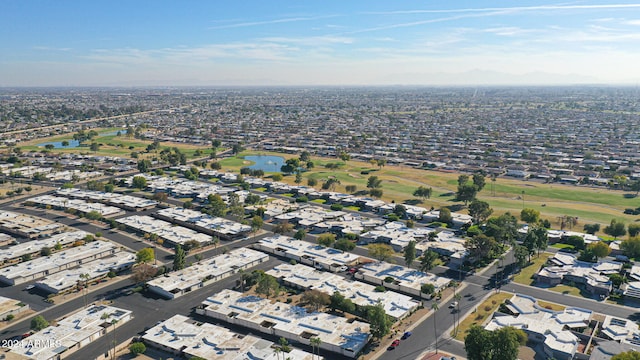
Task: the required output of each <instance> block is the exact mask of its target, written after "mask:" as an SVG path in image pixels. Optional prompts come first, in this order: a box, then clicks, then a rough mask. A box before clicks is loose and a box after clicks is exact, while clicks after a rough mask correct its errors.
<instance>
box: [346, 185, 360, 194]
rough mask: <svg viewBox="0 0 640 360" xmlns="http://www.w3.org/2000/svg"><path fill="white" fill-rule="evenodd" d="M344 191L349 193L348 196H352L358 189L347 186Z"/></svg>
mask: <svg viewBox="0 0 640 360" xmlns="http://www.w3.org/2000/svg"><path fill="white" fill-rule="evenodd" d="M344 189H345V190H346V191H347V192H348V193H349V194H353V193H354V192H356V191H357V190H358V187H357V186H356V185H347V186H345V187H344Z"/></svg>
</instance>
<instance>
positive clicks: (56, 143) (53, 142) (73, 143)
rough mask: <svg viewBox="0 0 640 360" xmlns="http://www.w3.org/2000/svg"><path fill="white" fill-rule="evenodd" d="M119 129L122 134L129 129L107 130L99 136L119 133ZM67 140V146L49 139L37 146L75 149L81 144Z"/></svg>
mask: <svg viewBox="0 0 640 360" xmlns="http://www.w3.org/2000/svg"><path fill="white" fill-rule="evenodd" d="M118 131H120V134H122V135H124V134H125V132H126V131H127V130H126V129H122V130H115V131H109V132H105V133H100V134H99V135H98V136H111V135H117V134H118ZM67 142H68V143H69V145H67V146H63V145H62V141H49V142H44V143H41V144H37V146H46V145H53V147H54V148H56V149H74V148H77V147H79V146H80V142H79V141H78V140H73V139H69V140H67Z"/></svg>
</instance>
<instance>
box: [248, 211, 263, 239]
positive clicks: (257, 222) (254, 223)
mask: <svg viewBox="0 0 640 360" xmlns="http://www.w3.org/2000/svg"><path fill="white" fill-rule="evenodd" d="M263 224H264V220H262V217H260V216H258V215H256V216H254V217H252V218H251V231H252V232H253V233H254V234H255V233H257V232H258V230H260V229H262V225H263Z"/></svg>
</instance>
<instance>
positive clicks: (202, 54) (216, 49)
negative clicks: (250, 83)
mask: <svg viewBox="0 0 640 360" xmlns="http://www.w3.org/2000/svg"><path fill="white" fill-rule="evenodd" d="M297 51H299V49H298V48H295V47H291V46H287V45H282V44H275V43H232V44H214V45H207V46H200V47H180V48H163V49H151V50H143V49H133V48H123V49H109V50H106V49H96V50H93V51H92V52H91V53H90V54H88V55H86V56H83V58H85V59H88V60H93V61H99V62H108V63H116V64H144V63H153V62H156V61H166V62H169V63H191V62H211V61H215V60H224V59H238V60H243V61H252V60H258V61H287V60H290V59H291V54H292V53H295V52H297Z"/></svg>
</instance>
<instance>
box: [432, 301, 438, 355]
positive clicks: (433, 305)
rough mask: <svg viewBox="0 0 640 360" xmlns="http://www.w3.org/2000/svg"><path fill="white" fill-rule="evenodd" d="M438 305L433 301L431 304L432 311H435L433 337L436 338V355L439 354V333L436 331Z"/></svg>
mask: <svg viewBox="0 0 640 360" xmlns="http://www.w3.org/2000/svg"><path fill="white" fill-rule="evenodd" d="M438 308H439V306H438V303H437V302H436V301H433V302H432V303H431V311H433V315H432V317H433V336H434V337H435V338H436V354H437V353H438V331H437V330H436V312H437V311H438Z"/></svg>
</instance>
